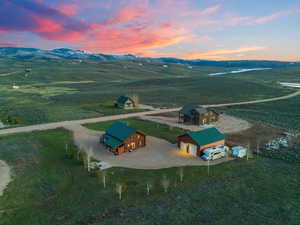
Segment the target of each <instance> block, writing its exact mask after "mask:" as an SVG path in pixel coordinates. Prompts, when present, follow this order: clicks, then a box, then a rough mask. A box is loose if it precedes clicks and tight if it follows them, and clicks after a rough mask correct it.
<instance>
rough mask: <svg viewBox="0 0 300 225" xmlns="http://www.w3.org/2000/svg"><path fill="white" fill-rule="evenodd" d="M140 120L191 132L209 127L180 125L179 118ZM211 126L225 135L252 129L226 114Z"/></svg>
mask: <svg viewBox="0 0 300 225" xmlns="http://www.w3.org/2000/svg"><path fill="white" fill-rule="evenodd" d="M140 118H141V119H143V120H149V121H152V122H156V123H161V124H166V125H169V126H173V127H179V128H182V129H185V130H190V131H198V130H202V129H205V128H207V127H208V126H195V125H186V124H182V123H178V118H177V117H166V116H141V117H140ZM211 126H214V127H216V128H217V129H219V130H220V131H221V132H223V133H237V132H240V131H243V130H247V129H249V128H251V127H252V125H251V124H250V123H249V122H248V121H246V120H242V119H239V118H236V117H233V116H228V115H225V114H221V115H220V119H219V121H218V122H216V123H214V124H212V125H211Z"/></svg>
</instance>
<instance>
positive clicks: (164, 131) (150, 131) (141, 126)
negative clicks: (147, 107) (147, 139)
mask: <svg viewBox="0 0 300 225" xmlns="http://www.w3.org/2000/svg"><path fill="white" fill-rule="evenodd" d="M119 121H121V122H124V123H126V124H127V125H128V126H130V127H133V128H136V129H138V130H139V131H141V132H143V133H145V134H146V135H150V136H154V137H158V138H162V139H165V140H167V141H169V142H171V143H176V142H177V137H178V136H180V135H182V134H184V133H186V132H187V131H185V130H183V129H181V128H177V127H170V126H168V125H164V124H158V123H155V122H151V121H146V120H141V119H136V118H130V119H125V120H119ZM113 122H115V121H108V122H101V123H93V124H86V125H85V127H87V128H89V129H92V130H97V131H105V130H106V128H108V127H109V126H110V125H111V124H112V123H113Z"/></svg>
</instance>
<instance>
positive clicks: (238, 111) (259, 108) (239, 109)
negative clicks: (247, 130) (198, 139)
mask: <svg viewBox="0 0 300 225" xmlns="http://www.w3.org/2000/svg"><path fill="white" fill-rule="evenodd" d="M224 110H225V111H226V113H229V114H231V115H234V116H238V117H242V118H245V119H250V120H256V121H262V122H265V123H268V124H272V125H275V126H279V127H282V128H286V129H292V130H298V131H300V97H299V96H297V97H294V98H290V99H286V100H281V101H275V102H269V103H259V104H253V105H243V106H231V107H227V108H225V109H224Z"/></svg>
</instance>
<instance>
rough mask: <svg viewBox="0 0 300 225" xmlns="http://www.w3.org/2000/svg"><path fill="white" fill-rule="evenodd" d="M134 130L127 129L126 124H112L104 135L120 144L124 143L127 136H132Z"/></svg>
mask: <svg viewBox="0 0 300 225" xmlns="http://www.w3.org/2000/svg"><path fill="white" fill-rule="evenodd" d="M135 132H136V129H134V128H131V127H128V126H127V125H126V124H124V123H121V122H114V123H113V124H112V125H111V126H110V127H109V128H108V129H107V130H106V134H107V135H110V136H112V137H114V138H116V139H118V140H120V141H121V142H123V141H125V140H126V139H127V138H128V137H129V136H131V135H132V134H134V133H135Z"/></svg>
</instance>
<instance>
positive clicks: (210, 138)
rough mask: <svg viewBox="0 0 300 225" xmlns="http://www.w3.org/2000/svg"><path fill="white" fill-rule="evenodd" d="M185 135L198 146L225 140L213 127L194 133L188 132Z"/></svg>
mask: <svg viewBox="0 0 300 225" xmlns="http://www.w3.org/2000/svg"><path fill="white" fill-rule="evenodd" d="M187 135H188V136H190V137H191V138H192V139H193V140H194V141H195V142H196V143H197V144H198V145H200V146H203V145H208V144H211V143H214V142H217V141H221V140H224V139H225V136H224V134H222V133H221V132H220V131H219V130H218V129H216V128H214V127H213V128H208V129H205V130H200V131H196V132H190V133H188V134H187Z"/></svg>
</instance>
